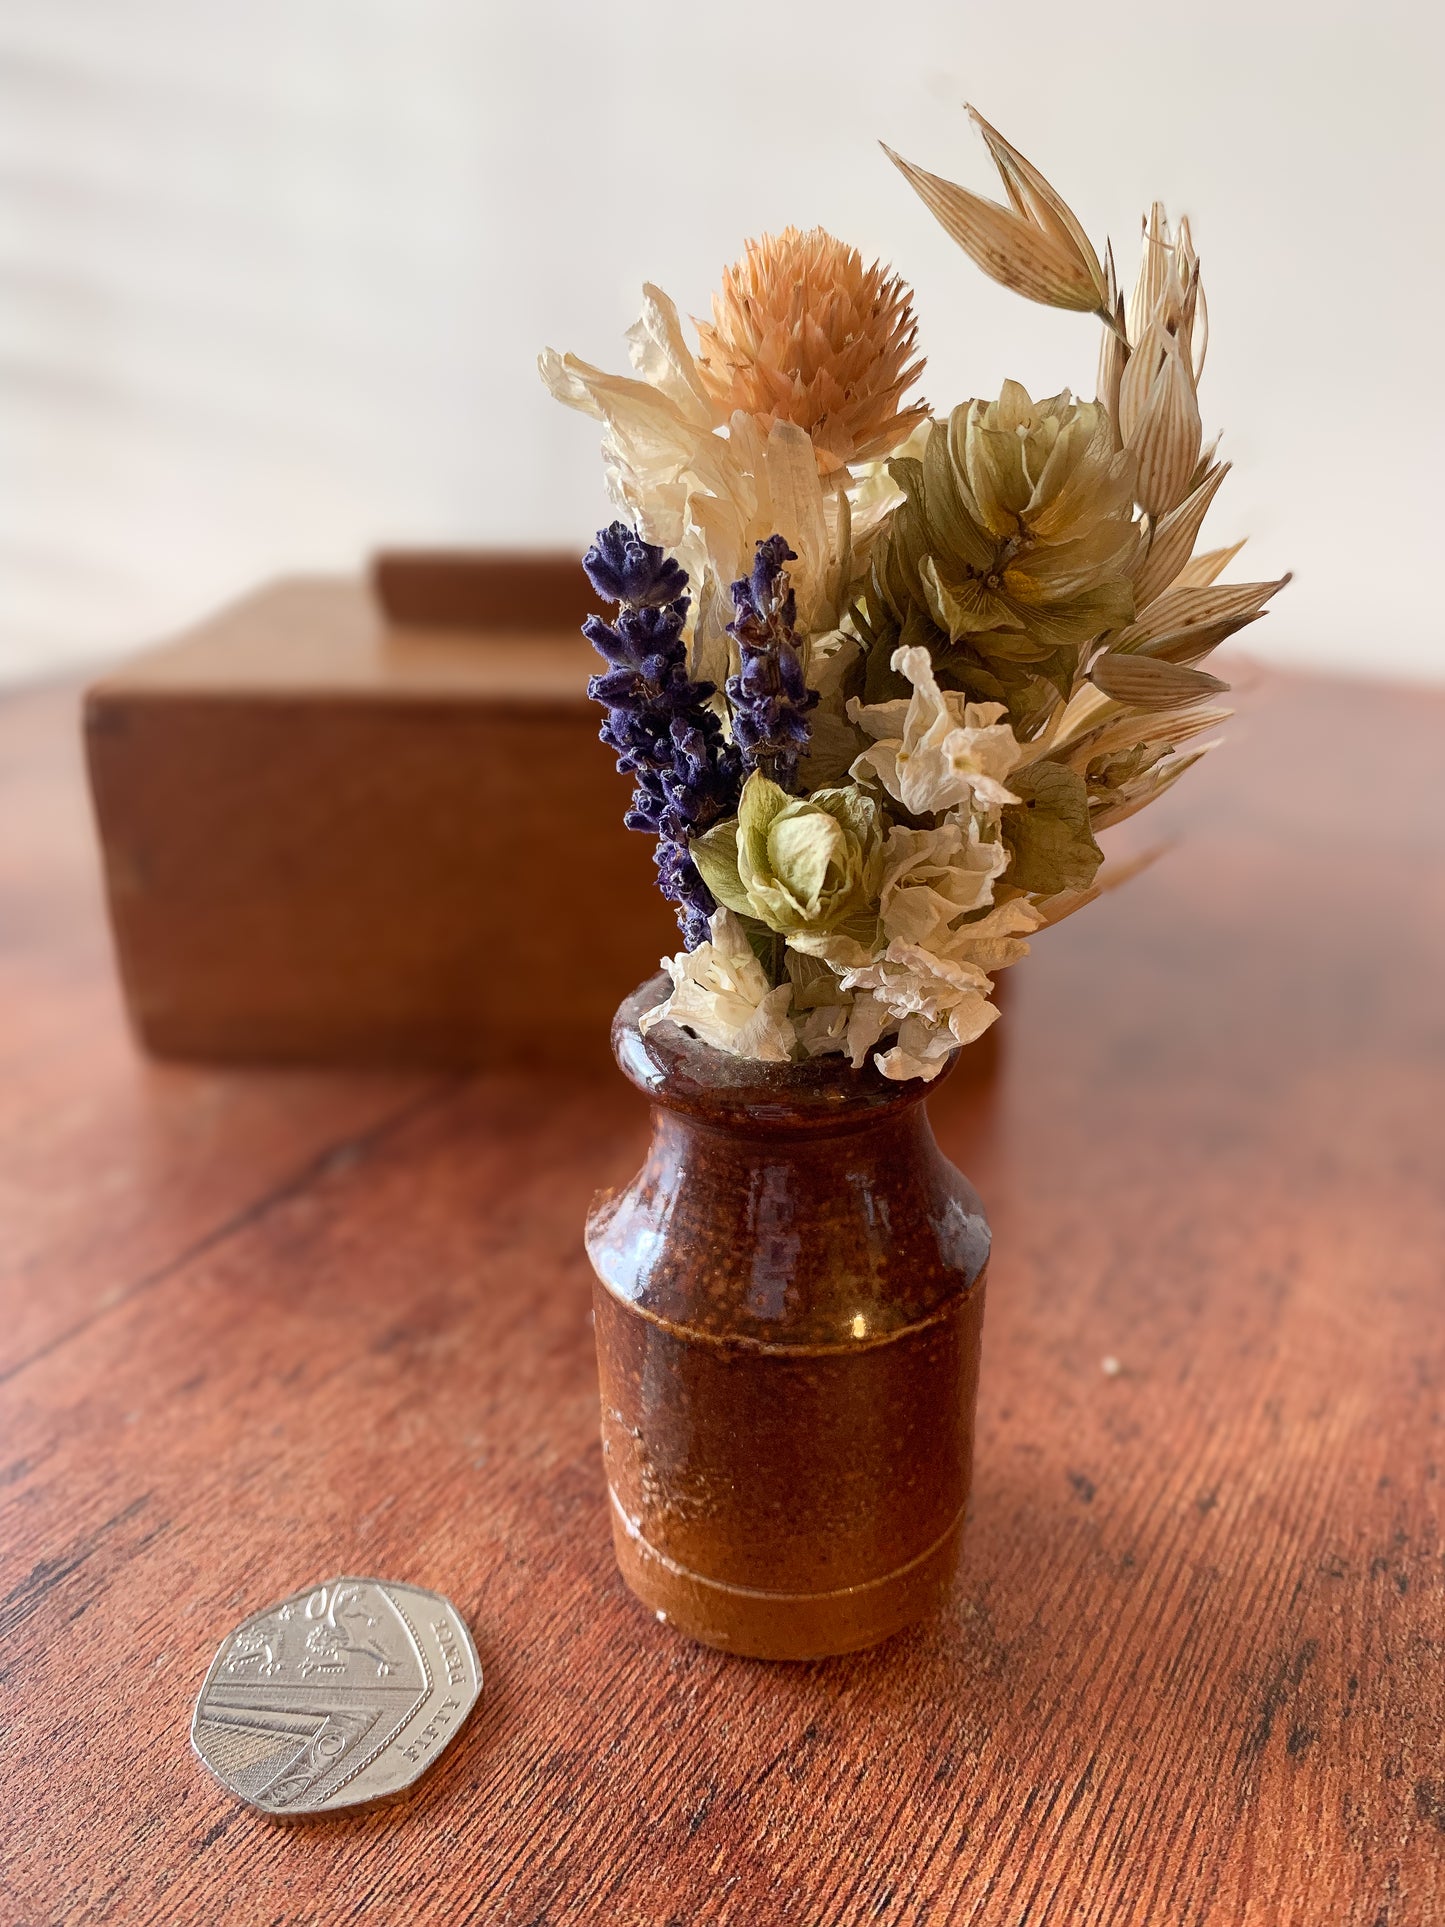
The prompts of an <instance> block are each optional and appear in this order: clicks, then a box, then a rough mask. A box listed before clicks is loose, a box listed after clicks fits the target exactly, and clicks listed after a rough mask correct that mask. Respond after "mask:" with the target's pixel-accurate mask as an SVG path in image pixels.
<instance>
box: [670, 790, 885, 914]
mask: <svg viewBox="0 0 1445 1927" xmlns="http://www.w3.org/2000/svg"><path fill="white" fill-rule="evenodd" d="M691 849H692V859H693V861H694V863H696V865H697V867H698V869H699V871H700V872H701V873H702V876H703V878H704V879H705V881H706V883H707V886H708V888H709V889H710V890H711V891H712V893H713V895H714V896H715V897H716V898H717V900H718V902H719V903H721V904H725V905H726V907H727V908H728V909H729V910H733V911H735V912H737V914H738V915H740V916H745V917H753V918H756V919H757V920H758V921H759V922H760V923H764V924H766V925H767V927H768V929H769V930H774V931H777V932H778V933H779V934H780V935H783V936H791V935H795V934H797V933H799V932H802V931H809V932H814V933H821V932H825V931H832V930H838V929H841V928H842V927H844V926H845V925H853V924H856V925H858V926H859V927H860V928H861V927H863V926H866V927H867V930H868V931H869V932H870V933H871V931H872V929H873V926H874V924H875V923H876V921H877V906H878V891H879V888H880V885H881V882H882V876H883V825H882V822H881V821H880V818H879V812H878V805H877V803H876V802H875V801H874V799H873V798H872V797H871V796H870V795H869V794H868V793H867V791H866V790H862V789H859V788H858V787H857V786H856V785H854V784H851V783H850V784H846V785H844V786H843V787H841V788H838V789H823V790H815V791H814V792H813V794H812V795H811V796H806V797H803V796H789V795H788V793H787V791H786V790H783V789H780V788H779V787H778V785H777V784H776V783H773V782H769V780H768V779H767V777H765V776H763V775H761V774H760V773H759V772H758V771H756V770H755V771H754V772H753V774H752V775H751V776H750V777H749V778H748V780H747V782H746V783H744V785H743V793H742V797H741V799H740V801H739V803H738V814H737V816H736V817H734V818H732V819H730V820H729V821H728V822H726V823H719V824H718V825H717V826H716V827H715V828H714V829H711V830H709V831H708V833H707V834H706V836H701V837H698V838H697V839H696V840H695V841H694V842H693V844H692V846H691Z"/></svg>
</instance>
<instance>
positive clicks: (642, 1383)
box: [587, 977, 989, 1659]
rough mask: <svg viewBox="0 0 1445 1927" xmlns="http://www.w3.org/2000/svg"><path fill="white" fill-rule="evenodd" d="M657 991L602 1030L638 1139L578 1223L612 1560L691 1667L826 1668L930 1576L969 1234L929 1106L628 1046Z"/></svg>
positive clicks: (972, 1205)
mask: <svg viewBox="0 0 1445 1927" xmlns="http://www.w3.org/2000/svg"><path fill="white" fill-rule="evenodd" d="M668 989H669V985H668V983H667V980H666V978H663V977H658V978H655V979H654V980H653V981H652V982H651V983H649V984H645V985H644V986H643V987H642V989H641V990H639V991H637V992H636V993H635V994H634V995H633V996H632V997H630V998H629V999H628V1000H627V1002H626V1003H624V1004H623V1006H622V1008H621V1009H620V1010H619V1011H618V1013H617V1018H616V1021H615V1023H614V1025H613V1032H612V1040H613V1047H614V1049H615V1050H616V1053H617V1059H618V1062H619V1063H620V1064H621V1066H622V1068H623V1070H624V1071H625V1072H626V1073H627V1075H628V1077H630V1078H631V1079H632V1081H633V1083H634V1084H636V1085H637V1086H638V1088H639V1089H640V1090H642V1091H644V1092H645V1093H646V1095H647V1096H648V1097H649V1098H650V1099H651V1101H652V1106H653V1110H652V1142H651V1146H650V1149H649V1151H648V1156H647V1162H646V1163H645V1164H644V1166H643V1168H642V1170H641V1171H640V1172H639V1173H638V1174H637V1176H636V1177H635V1178H634V1179H633V1181H632V1183H631V1184H630V1185H628V1186H627V1188H626V1189H625V1190H623V1191H619V1192H611V1193H605V1194H604V1195H603V1196H602V1197H600V1198H599V1199H598V1200H597V1202H596V1204H595V1205H594V1206H593V1209H592V1212H591V1215H590V1217H589V1219H588V1224H587V1249H588V1252H589V1254H590V1256H591V1259H592V1264H593V1268H594V1270H595V1271H596V1274H597V1282H596V1286H595V1288H594V1301H595V1305H596V1314H597V1356H598V1364H599V1368H600V1374H601V1389H602V1450H603V1455H604V1464H605V1468H606V1472H607V1483H608V1488H609V1494H610V1501H611V1510H612V1531H613V1542H614V1545H615V1547H616V1552H617V1562H618V1564H619V1566H620V1567H621V1569H622V1575H623V1577H624V1578H625V1579H626V1581H627V1583H628V1585H629V1586H630V1587H631V1588H632V1590H633V1592H634V1593H635V1594H636V1595H637V1597H638V1598H639V1599H640V1600H641V1601H642V1602H643V1603H644V1605H646V1606H648V1607H649V1608H651V1610H652V1611H653V1612H655V1613H656V1615H657V1617H658V1618H659V1619H663V1620H666V1621H667V1622H668V1623H670V1624H671V1625H674V1626H676V1627H678V1628H680V1629H681V1630H682V1631H683V1632H685V1633H689V1634H691V1636H692V1637H693V1638H694V1639H699V1640H702V1641H704V1642H705V1643H706V1644H707V1645H709V1646H718V1647H722V1648H723V1649H724V1650H726V1651H729V1652H735V1653H748V1654H752V1655H753V1656H755V1657H757V1658H761V1659H812V1658H817V1657H820V1656H822V1655H824V1654H828V1653H844V1652H849V1651H852V1650H854V1649H855V1648H857V1647H860V1646H869V1645H872V1644H873V1643H874V1642H875V1641H877V1640H880V1639H886V1638H887V1637H888V1636H889V1634H891V1633H895V1632H897V1631H898V1630H899V1629H900V1628H901V1627H904V1626H907V1625H909V1624H910V1623H911V1622H913V1621H914V1620H917V1619H919V1618H921V1617H922V1616H923V1615H924V1614H926V1613H928V1612H929V1611H930V1610H932V1609H933V1608H934V1607H935V1606H936V1605H937V1604H938V1602H939V1601H940V1599H941V1598H942V1597H943V1595H944V1594H945V1593H946V1591H947V1589H948V1587H949V1585H950V1583H951V1581H952V1578H953V1574H954V1571H955V1568H956V1565H957V1561H958V1554H959V1547H960V1540H961V1535H962V1530H963V1515H964V1509H965V1506H966V1504H967V1501H968V1488H969V1476H970V1471H971V1461H972V1453H973V1415H974V1402H975V1394H976V1390H977V1385H978V1362H979V1336H980V1326H981V1323H982V1319H983V1297H984V1274H985V1270H986V1267H987V1264H988V1250H989V1231H988V1223H987V1220H986V1219H985V1217H984V1214H983V1209H982V1207H981V1205H980V1204H979V1201H978V1196H977V1194H976V1193H975V1192H974V1190H973V1188H972V1186H971V1185H970V1184H969V1183H968V1181H967V1179H966V1178H964V1177H963V1175H962V1174H961V1173H960V1172H959V1171H958V1170H957V1169H956V1168H955V1167H954V1166H953V1165H952V1164H950V1163H949V1161H948V1159H947V1158H945V1157H944V1156H943V1154H942V1152H941V1151H940V1150H939V1148H938V1146H937V1144H936V1143H935V1141H934V1137H933V1132H932V1130H931V1129H930V1127H929V1123H928V1115H927V1112H926V1110H925V1108H924V1102H923V1100H924V1096H925V1094H926V1092H927V1090H928V1089H929V1088H931V1087H930V1086H926V1085H924V1084H922V1083H919V1082H918V1081H916V1080H914V1081H910V1082H908V1083H890V1082H889V1081H888V1080H887V1079H886V1078H884V1077H881V1076H880V1075H879V1074H878V1072H877V1071H876V1070H875V1069H874V1068H873V1066H872V1065H871V1063H870V1064H869V1065H868V1066H867V1068H865V1069H864V1070H862V1071H854V1070H852V1069H850V1068H849V1066H848V1064H847V1062H846V1060H845V1059H843V1058H841V1057H824V1058H817V1059H814V1060H813V1061H812V1062H810V1063H806V1064H757V1063H751V1062H747V1061H745V1060H743V1059H740V1058H736V1057H730V1056H727V1055H726V1054H725V1053H723V1052H721V1051H717V1050H714V1049H713V1048H712V1047H711V1046H710V1045H707V1044H703V1043H701V1042H699V1041H697V1040H696V1039H695V1038H693V1037H691V1036H689V1035H688V1034H687V1033H686V1032H685V1031H682V1030H680V1029H678V1028H677V1026H676V1025H673V1024H659V1025H657V1026H655V1027H654V1028H653V1029H652V1030H651V1031H650V1032H649V1034H648V1035H647V1037H645V1038H644V1037H643V1036H642V1035H641V1034H640V1032H639V1030H638V1018H639V1017H640V1016H641V1015H642V1013H643V1012H644V1011H646V1010H649V1009H651V1008H652V1007H653V1006H654V1005H656V1004H658V1003H660V1002H662V1000H663V999H664V997H665V996H666V994H667V992H668ZM944 1074H945V1075H946V1074H947V1073H946V1072H945V1073H944Z"/></svg>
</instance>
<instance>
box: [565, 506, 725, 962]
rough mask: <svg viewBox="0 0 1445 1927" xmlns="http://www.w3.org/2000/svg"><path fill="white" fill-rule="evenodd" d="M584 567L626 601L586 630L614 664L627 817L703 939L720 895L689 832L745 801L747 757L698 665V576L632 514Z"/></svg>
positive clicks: (603, 590)
mask: <svg viewBox="0 0 1445 1927" xmlns="http://www.w3.org/2000/svg"><path fill="white" fill-rule="evenodd" d="M582 566H583V568H584V569H585V570H586V571H587V578H588V580H589V581H590V582H591V584H592V586H593V588H594V589H595V590H596V591H597V593H598V594H599V595H600V596H602V597H603V598H604V599H605V600H606V601H608V602H615V603H618V604H620V605H621V607H620V608H619V610H618V614H617V616H616V618H615V620H614V621H613V622H612V623H606V622H604V621H603V620H602V618H601V617H600V616H589V617H588V618H587V620H586V622H584V623H583V625H582V633H583V635H585V636H586V638H587V640H588V641H589V642H590V643H591V644H592V646H593V648H594V649H596V650H597V652H598V654H599V655H601V656H602V657H603V658H604V659H605V660H606V661H607V663H608V664H609V665H610V666H609V668H608V669H607V670H606V671H605V672H604V673H603V674H602V675H600V676H594V677H593V678H592V680H591V681H590V682H589V683H588V685H587V693H588V695H589V696H591V697H592V699H593V700H594V701H595V702H599V703H601V704H602V705H603V707H604V708H605V709H606V711H607V720H606V721H605V722H604V723H603V725H602V729H601V732H600V734H601V737H602V740H603V742H604V743H606V744H607V745H608V747H609V748H610V749H614V750H615V751H616V752H617V767H618V769H619V770H622V771H624V772H626V773H628V774H630V775H631V776H632V778H633V780H634V783H635V785H636V787H635V789H634V790H633V795H632V807H631V809H629V810H628V811H627V813H626V815H625V816H624V817H623V819H622V820H623V822H624V823H625V824H626V825H627V827H628V829H630V830H645V831H647V832H648V833H649V834H650V835H653V836H655V837H656V838H657V839H658V842H657V851H656V854H655V856H654V858H653V861H654V862H655V864H656V866H657V880H658V885H659V888H660V889H661V891H662V894H663V895H664V896H665V897H666V898H667V899H668V901H669V902H670V903H673V904H675V905H676V906H677V921H678V924H679V926H680V928H681V930H682V934H683V941H684V942H685V944H686V945H687V948H688V949H689V950H695V949H696V948H697V946H698V945H699V944H700V943H702V942H703V941H704V939H705V938H706V937H707V934H708V919H709V918H710V917H711V915H712V913H713V911H714V910H715V909H716V908H717V902H716V899H715V898H714V897H713V894H712V892H711V891H710V890H709V889H708V887H707V885H706V884H705V883H704V882H703V880H702V878H701V876H700V875H699V874H698V870H697V866H696V865H695V864H694V862H693V860H692V858H691V856H690V855H689V854H688V847H687V845H688V838H689V837H691V836H697V835H700V834H701V833H702V831H704V830H707V829H710V828H711V827H712V825H713V824H714V823H716V822H717V821H718V820H719V819H720V818H722V817H724V816H728V815H730V814H731V813H732V811H734V810H735V809H736V808H737V800H738V791H739V789H740V787H741V784H742V768H741V764H740V760H739V757H738V753H737V751H736V750H735V749H733V748H732V746H731V745H730V744H728V743H726V742H724V740H723V733H722V726H721V724H720V723H719V722H718V719H717V717H716V716H715V715H714V714H713V712H712V710H711V709H709V708H708V699H709V698H710V697H712V696H714V695H715V694H716V693H717V692H716V690H715V688H714V686H713V685H712V684H711V683H708V682H695V681H693V679H692V678H691V677H690V676H689V675H688V673H687V647H686V644H685V643H684V641H683V634H682V632H683V625H684V623H685V622H686V620H687V608H688V598H687V594H686V591H687V576H686V574H685V572H684V571H683V570H682V569H681V568H679V566H678V565H677V563H676V562H674V561H672V560H671V559H670V558H669V557H668V556H666V555H665V554H664V553H663V551H662V550H661V549H660V548H659V547H657V546H656V544H654V543H651V542H644V541H643V540H642V539H641V537H640V536H638V535H636V534H635V533H634V532H633V531H632V530H631V529H630V528H628V527H627V525H626V523H625V522H614V523H613V524H612V525H611V527H610V528H605V529H602V530H600V531H599V533H598V536H597V540H596V542H595V543H594V545H593V546H592V547H591V548H590V549H589V550H588V551H587V553H586V555H585V556H584V557H583V558H582Z"/></svg>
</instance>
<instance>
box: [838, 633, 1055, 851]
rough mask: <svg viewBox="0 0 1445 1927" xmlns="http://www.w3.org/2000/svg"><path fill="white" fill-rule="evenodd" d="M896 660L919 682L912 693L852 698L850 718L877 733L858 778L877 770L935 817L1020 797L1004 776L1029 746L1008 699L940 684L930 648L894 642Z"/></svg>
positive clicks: (909, 805) (892, 789) (915, 807)
mask: <svg viewBox="0 0 1445 1927" xmlns="http://www.w3.org/2000/svg"><path fill="white" fill-rule="evenodd" d="M892 663H893V667H894V669H896V670H899V671H900V672H901V673H902V674H903V675H905V676H906V677H907V678H908V680H909V682H911V683H912V684H913V694H912V696H911V697H909V698H908V699H907V700H904V699H903V698H901V697H900V698H899V699H898V700H897V701H895V702H889V703H874V704H871V705H869V706H866V707H865V706H864V705H863V704H861V703H859V702H858V701H857V700H856V698H855V699H854V701H852V702H850V703H849V705H848V714H849V716H850V717H851V719H852V720H853V721H854V722H855V723H857V724H858V726H859V728H861V729H864V730H866V731H867V733H868V734H869V735H870V736H871V737H873V739H874V747H873V748H872V749H866V750H864V752H863V754H862V755H861V756H860V757H859V758H858V760H857V761H856V762H855V763H854V764H853V769H852V774H853V776H854V777H855V778H859V779H861V778H864V777H868V776H872V777H875V778H876V779H877V780H878V781H879V782H880V783H881V784H882V785H883V787H884V789H886V790H887V792H888V794H889V795H890V796H892V797H895V798H896V799H897V800H898V801H899V802H900V803H901V804H902V805H903V807H904V809H906V810H908V811H909V812H910V813H911V814H912V815H914V816H934V815H939V814H941V813H942V812H943V811H945V810H952V809H957V808H958V807H960V806H963V807H964V808H971V807H973V806H974V805H975V804H976V803H977V804H981V805H982V806H984V807H985V808H993V809H998V808H1000V807H1002V805H1004V804H1005V803H1016V802H1017V801H1018V798H1017V797H1016V796H1014V795H1013V794H1012V792H1011V791H1009V790H1008V789H1006V788H1005V786H1004V780H1003V779H1004V778H1005V777H1006V776H1007V775H1008V774H1009V771H1010V770H1012V769H1015V768H1016V767H1017V766H1018V764H1019V763H1021V762H1022V761H1023V757H1024V751H1023V749H1022V748H1021V747H1020V745H1019V743H1018V741H1017V740H1016V738H1015V736H1014V733H1013V730H1012V729H1011V728H1010V726H1009V725H1008V723H1006V722H1002V721H1001V720H1000V718H1001V717H1002V716H1003V715H1004V714H1005V711H1004V706H1003V704H1002V703H971V702H969V701H968V699H967V697H965V696H962V695H960V694H959V693H958V692H957V691H956V690H951V689H950V690H941V689H940V688H939V687H938V683H937V681H936V680H935V679H934V674H933V663H932V661H931V659H930V657H929V654H928V651H927V650H926V649H920V648H916V647H915V648H905V649H895V650H894V652H893V657H892Z"/></svg>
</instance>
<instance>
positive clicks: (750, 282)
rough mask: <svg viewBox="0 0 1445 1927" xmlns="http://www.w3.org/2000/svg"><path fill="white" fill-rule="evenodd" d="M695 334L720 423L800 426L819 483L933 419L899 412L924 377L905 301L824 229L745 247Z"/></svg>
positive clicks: (882, 272)
mask: <svg viewBox="0 0 1445 1927" xmlns="http://www.w3.org/2000/svg"><path fill="white" fill-rule="evenodd" d="M697 331H698V338H699V341H700V343H701V353H700V356H699V359H698V368H699V372H700V373H701V375H702V379H703V382H704V384H705V385H706V387H707V390H708V393H709V394H710V395H711V396H712V398H713V400H714V402H715V404H716V406H717V408H718V411H719V413H720V415H721V416H722V417H723V418H724V419H728V418H730V417H731V416H732V415H734V414H735V413H738V412H739V411H740V412H741V413H743V414H745V415H752V416H753V417H754V418H755V419H756V420H757V421H758V423H759V425H760V426H761V427H762V428H763V429H764V430H765V431H766V430H767V429H769V428H771V427H772V425H773V423H774V422H777V421H785V422H793V423H795V424H796V425H797V426H798V427H799V428H802V429H804V430H806V432H807V434H808V436H809V437H810V439H811V441H812V443H813V448H814V451H815V454H816V456H817V462H818V469H819V472H820V474H823V475H829V474H837V473H838V472H839V471H841V470H842V469H844V468H846V467H847V465H848V464H849V463H850V462H865V461H874V460H877V459H878V458H879V457H881V456H884V455H888V454H891V453H892V452H893V450H894V449H896V448H897V447H898V446H899V445H900V444H901V443H902V442H904V441H906V440H907V439H908V437H909V435H910V434H911V433H912V432H913V430H914V429H915V428H916V427H917V426H918V425H919V423H920V422H923V421H926V420H927V419H928V407H927V404H926V403H925V402H922V401H917V402H912V403H909V404H907V405H905V404H904V401H903V397H904V395H905V393H906V392H907V390H908V389H909V388H911V387H912V386H913V384H914V382H916V381H917V379H918V377H919V375H920V374H921V373H922V372H923V361H922V359H921V358H920V357H917V356H916V353H915V350H916V348H917V342H918V323H917V321H916V320H915V318H914V314H913V295H912V290H911V289H910V288H909V287H908V286H907V285H906V284H905V283H904V282H903V281H902V280H901V279H900V278H899V277H898V276H897V275H895V274H890V273H889V272H888V270H887V269H886V268H884V267H883V266H882V265H881V263H879V262H877V261H875V262H874V263H873V265H872V267H869V268H865V267H864V265H863V257H862V255H861V254H859V252H858V250H857V249H856V248H851V247H849V246H848V245H847V244H846V243H845V242H843V241H839V240H836V239H835V238H834V237H833V236H832V235H831V234H829V233H827V232H826V230H825V229H823V228H809V229H808V231H807V232H806V233H802V232H800V231H799V230H798V229H797V228H794V227H790V228H785V229H784V230H783V232H782V233H781V234H778V235H764V236H763V237H762V239H761V240H758V241H750V242H749V243H748V244H747V247H746V248H745V249H744V251H743V254H742V257H741V259H740V260H738V261H736V262H734V263H733V265H732V266H731V267H730V268H728V269H727V270H726V271H725V272H724V274H723V282H722V287H721V289H720V291H719V292H718V293H717V294H715V295H714V296H713V301H712V321H711V323H708V322H705V321H698V322H697Z"/></svg>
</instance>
